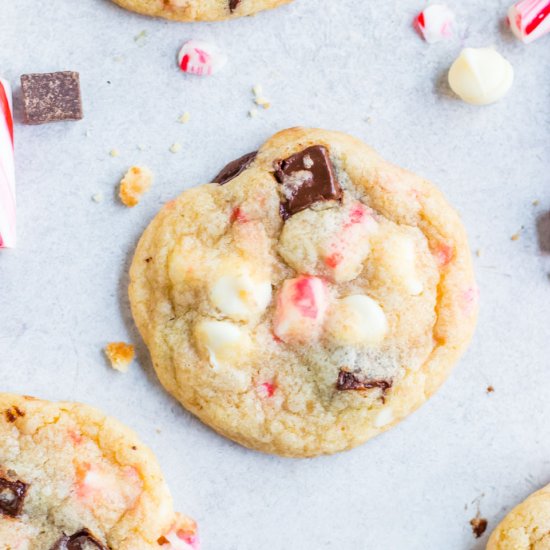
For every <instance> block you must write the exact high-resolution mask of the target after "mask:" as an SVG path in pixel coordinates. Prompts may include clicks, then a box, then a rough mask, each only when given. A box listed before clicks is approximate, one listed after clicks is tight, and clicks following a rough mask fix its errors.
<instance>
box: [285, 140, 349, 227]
mask: <svg viewBox="0 0 550 550" xmlns="http://www.w3.org/2000/svg"><path fill="white" fill-rule="evenodd" d="M274 166H275V178H276V179H277V181H278V182H279V183H280V184H281V185H282V186H283V195H284V197H285V198H286V201H284V202H282V203H281V216H282V217H283V219H285V220H286V219H287V218H289V217H290V216H292V215H293V214H296V213H298V212H301V211H302V210H305V209H306V208H308V207H310V206H311V205H312V204H313V203H315V202H318V201H328V200H340V199H341V198H342V188H341V187H340V184H339V183H338V179H337V178H336V173H335V170H334V167H333V166H332V162H331V161H330V158H329V154H328V151H327V149H326V147H323V146H322V145H313V146H311V147H308V148H307V149H304V150H303V151H300V152H299V153H296V154H295V155H292V156H291V157H288V158H286V159H284V160H278V161H276V162H275V163H274Z"/></svg>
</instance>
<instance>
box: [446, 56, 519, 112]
mask: <svg viewBox="0 0 550 550" xmlns="http://www.w3.org/2000/svg"><path fill="white" fill-rule="evenodd" d="M513 81H514V69H513V67H512V65H511V64H510V63H509V62H508V61H507V60H506V59H504V57H502V56H501V55H500V54H499V53H498V52H497V51H496V50H493V49H492V48H465V49H463V50H462V52H461V53H460V55H459V56H458V58H457V59H456V61H455V62H454V63H453V64H452V66H451V69H450V70H449V85H450V86H451V89H452V90H453V92H455V94H457V95H458V96H459V97H460V98H461V99H463V100H464V101H466V102H467V103H472V104H473V105H488V104H489V103H494V102H495V101H498V100H499V99H500V98H502V97H503V96H504V95H506V93H507V92H508V90H509V89H510V87H511V86H512V82H513Z"/></svg>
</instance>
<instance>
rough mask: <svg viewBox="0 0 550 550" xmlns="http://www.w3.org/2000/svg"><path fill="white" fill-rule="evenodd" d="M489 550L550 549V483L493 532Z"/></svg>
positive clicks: (517, 507) (516, 509)
mask: <svg viewBox="0 0 550 550" xmlns="http://www.w3.org/2000/svg"><path fill="white" fill-rule="evenodd" d="M487 550H550V485H547V486H546V487H544V488H543V489H540V491H537V492H536V493H533V494H532V495H531V496H529V497H528V498H527V499H526V500H524V501H523V502H522V503H521V504H519V505H518V506H516V507H515V508H514V509H513V510H512V511H511V512H510V513H509V514H508V515H507V516H506V517H505V518H504V519H503V520H502V522H501V523H500V524H499V525H498V526H497V528H496V529H495V530H494V531H493V533H492V534H491V537H490V538H489V543H488V544H487Z"/></svg>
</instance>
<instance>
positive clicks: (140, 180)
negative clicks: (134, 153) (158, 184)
mask: <svg viewBox="0 0 550 550" xmlns="http://www.w3.org/2000/svg"><path fill="white" fill-rule="evenodd" d="M152 181H153V174H152V172H151V170H149V168H144V167H139V166H132V167H131V168H130V169H129V170H128V172H126V175H125V176H124V177H123V178H122V180H121V181H120V190H119V193H118V196H119V197H120V200H121V201H122V204H124V205H125V206H128V207H129V208H132V207H133V206H136V204H138V203H139V200H140V198H141V195H143V193H145V192H146V191H148V190H149V188H150V187H151V183H152Z"/></svg>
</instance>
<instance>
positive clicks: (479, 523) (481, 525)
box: [470, 516, 488, 539]
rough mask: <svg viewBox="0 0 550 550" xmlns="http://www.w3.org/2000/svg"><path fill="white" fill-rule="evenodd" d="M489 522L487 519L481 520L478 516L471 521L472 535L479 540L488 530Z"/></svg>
mask: <svg viewBox="0 0 550 550" xmlns="http://www.w3.org/2000/svg"><path fill="white" fill-rule="evenodd" d="M487 524H488V522H487V520H486V519H485V518H481V517H479V516H476V517H475V518H473V519H471V520H470V525H471V526H472V533H473V534H474V537H475V538H476V539H478V538H479V537H481V535H483V533H485V530H486V529H487Z"/></svg>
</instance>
